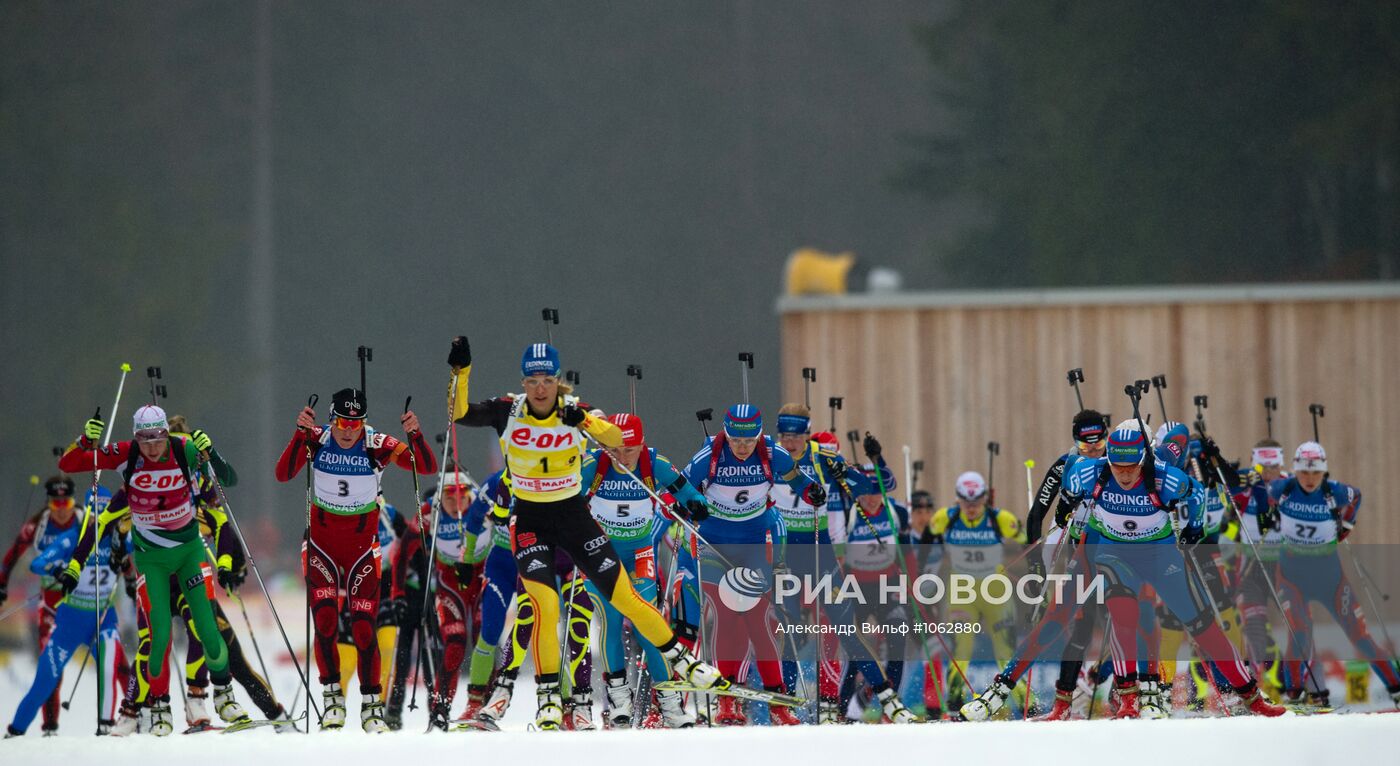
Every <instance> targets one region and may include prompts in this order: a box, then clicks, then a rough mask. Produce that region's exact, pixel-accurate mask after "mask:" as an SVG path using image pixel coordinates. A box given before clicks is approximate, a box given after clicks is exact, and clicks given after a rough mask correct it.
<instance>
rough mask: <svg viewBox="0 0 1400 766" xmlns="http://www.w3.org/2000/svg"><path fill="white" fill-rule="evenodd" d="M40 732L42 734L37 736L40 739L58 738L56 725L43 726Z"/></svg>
mask: <svg viewBox="0 0 1400 766" xmlns="http://www.w3.org/2000/svg"><path fill="white" fill-rule="evenodd" d="M40 731H42V732H43V733H42V734H40V735H39V736H41V737H57V736H58V724H51V725H45V726H43V727H42V728H41V729H40Z"/></svg>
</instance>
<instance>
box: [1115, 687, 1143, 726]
mask: <svg viewBox="0 0 1400 766" xmlns="http://www.w3.org/2000/svg"><path fill="white" fill-rule="evenodd" d="M1114 691H1117V692H1118V707H1117V708H1116V709H1114V711H1113V717H1114V718H1137V717H1138V712H1139V710H1138V685H1137V679H1133V680H1132V681H1127V682H1124V683H1119V684H1118V685H1117V687H1116V688H1115V689H1114Z"/></svg>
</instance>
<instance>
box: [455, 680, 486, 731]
mask: <svg viewBox="0 0 1400 766" xmlns="http://www.w3.org/2000/svg"><path fill="white" fill-rule="evenodd" d="M486 689H487V687H485V686H468V687H467V707H466V709H465V710H463V711H462V714H461V715H459V716H457V721H458V723H461V722H463V721H475V720H476V717H477V716H478V715H479V714H480V713H481V709H482V708H483V707H485V706H486Z"/></svg>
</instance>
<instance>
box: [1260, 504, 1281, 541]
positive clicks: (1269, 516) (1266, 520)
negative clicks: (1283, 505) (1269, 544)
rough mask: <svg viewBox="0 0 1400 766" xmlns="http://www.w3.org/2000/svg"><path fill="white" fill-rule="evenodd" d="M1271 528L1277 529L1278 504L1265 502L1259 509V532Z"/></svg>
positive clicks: (1261, 532)
mask: <svg viewBox="0 0 1400 766" xmlns="http://www.w3.org/2000/svg"><path fill="white" fill-rule="evenodd" d="M1271 529H1278V506H1276V505H1274V504H1272V503H1265V504H1264V507H1263V508H1260V509H1259V534H1263V533H1265V532H1268V531H1269V530H1271Z"/></svg>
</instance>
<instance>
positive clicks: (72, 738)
mask: <svg viewBox="0 0 1400 766" xmlns="http://www.w3.org/2000/svg"><path fill="white" fill-rule="evenodd" d="M12 659H13V660H14V661H13V662H11V663H10V664H9V666H8V667H7V668H5V669H4V670H0V715H2V716H3V717H4V718H5V719H6V720H7V721H8V719H9V716H10V715H11V714H12V713H13V711H14V706H15V704H17V702H18V701H19V697H20V695H21V694H22V693H23V692H24V688H25V687H24V686H23V684H24V683H27V679H28V678H29V677H30V673H31V672H32V670H33V665H32V659H29V658H25V657H15V658H12ZM281 670H282V669H281V668H279V671H281ZM71 672H72V671H70V672H69V674H66V676H67V678H66V680H67V683H66V684H65V686H64V688H65V690H66V689H68V688H71V683H72V681H71V679H72V675H71ZM90 674H91V668H89V675H88V676H87V677H85V678H84V679H83V683H82V684H81V685H80V686H79V690H78V694H77V696H76V698H75V699H74V701H73V708H72V710H70V711H65V713H64V715H63V718H62V728H61V735H60V736H59V737H55V738H47V739H46V738H42V737H40V736H38V734H39V725H38V721H37V720H36V721H35V723H34V725H33V726H32V727H31V728H30V731H29V734H28V735H27V736H25V737H21V738H17V739H10V740H4V741H0V763H3V764H5V766H10V765H11V764H16V765H18V766H29V764H35V765H37V764H52V763H100V764H102V765H103V766H120V765H122V764H140V765H141V766H149V764H151V763H153V762H159V761H164V760H165V759H176V760H177V762H186V763H192V762H199V761H207V760H208V759H209V758H210V757H211V756H213V757H215V758H217V759H218V760H219V762H222V763H235V764H255V763H262V764H267V766H272V764H281V763H300V762H312V761H314V762H317V763H333V764H335V765H336V766H361V765H362V764H363V765H364V766H384V764H386V763H394V764H402V765H404V766H407V764H411V763H420V764H421V763H427V762H429V759H433V760H434V761H436V759H438V758H454V757H455V758H461V757H463V756H466V757H468V758H471V759H472V760H473V762H476V763H510V762H514V761H515V760H517V759H519V758H520V755H521V753H522V752H528V751H529V750H531V749H536V748H538V749H537V750H536V752H538V753H540V754H541V755H549V756H553V755H556V754H558V755H559V756H561V757H564V758H567V759H568V760H569V761H571V762H574V763H581V764H601V763H609V762H618V761H621V762H624V763H626V762H629V761H635V760H636V759H638V758H647V757H662V758H664V759H665V763H667V764H678V765H686V764H704V766H714V764H715V762H716V760H717V759H725V758H735V757H737V759H738V762H739V763H745V764H747V763H767V764H777V763H787V762H790V761H791V760H792V759H793V758H797V759H799V760H801V761H802V762H804V763H806V764H826V763H832V764H836V763H840V764H851V763H855V762H858V761H860V760H868V759H870V758H871V757H872V756H876V757H879V755H878V754H888V755H889V756H892V757H901V756H902V757H915V756H916V754H924V755H926V756H927V757H928V758H929V759H930V760H932V759H942V758H946V757H949V756H953V757H963V758H972V759H976V758H979V757H985V756H986V755H988V754H994V755H995V758H996V759H997V761H998V762H1001V763H1021V762H1024V763H1027V764H1034V766H1059V765H1060V764H1064V765H1065V766H1082V765H1083V764H1084V763H1085V762H1086V760H1088V759H1092V758H1094V757H1095V756H1098V757H1102V756H1103V755H1104V754H1103V753H1102V752H1100V753H1090V752H1088V751H1087V750H1086V748H1101V747H1103V746H1105V745H1109V746H1112V744H1114V743H1117V742H1122V743H1127V745H1128V747H1129V748H1130V749H1129V750H1128V752H1126V753H1124V754H1123V757H1127V758H1130V759H1131V760H1132V761H1133V762H1134V764H1135V766H1153V765H1155V764H1162V765H1163V766H1181V764H1182V762H1183V760H1184V759H1187V758H1190V757H1192V754H1200V755H1206V756H1207V757H1209V759H1210V760H1211V762H1217V763H1230V762H1231V761H1232V760H1233V759H1236V758H1239V759H1249V760H1250V761H1251V762H1254V759H1262V762H1265V763H1268V762H1284V761H1286V762H1292V763H1307V764H1310V766H1317V765H1318V764H1332V763H1341V762H1342V761H1343V760H1344V759H1345V760H1346V761H1347V762H1348V763H1350V764H1356V763H1363V764H1364V763H1386V762H1393V760H1391V758H1389V757H1388V756H1384V755H1383V754H1384V753H1390V752H1392V750H1393V748H1394V746H1395V742H1396V737H1397V735H1400V716H1391V715H1374V716H1370V715H1315V716H1299V715H1294V714H1288V715H1285V716H1284V717H1282V718H1276V719H1262V718H1234V719H1224V718H1216V719H1204V718H1201V719H1171V720H1163V721H1108V720H1101V721H1073V722H1066V723H1025V722H1015V721H1012V722H993V723H981V724H974V723H937V724H915V725H910V726H872V725H861V724H854V725H850V726H825V727H812V726H802V727H792V728H768V727H745V728H722V729H721V728H716V729H693V730H688V731H631V730H628V731H598V732H558V733H548V734H546V733H542V732H533V731H528V730H527V726H528V725H529V723H530V720H531V718H532V715H533V712H534V688H533V685H532V684H531V682H530V681H529V679H528V678H521V681H520V684H519V689H518V691H517V693H516V696H515V704H513V705H512V706H511V709H510V712H509V714H508V715H507V716H506V720H505V721H504V726H503V729H504V730H503V731H501V732H498V733H487V732H449V733H440V732H434V733H432V734H423V733H422V732H423V728H424V727H425V726H426V725H427V713H426V710H425V709H424V707H423V694H422V692H421V690H420V692H419V700H418V702H419V707H418V709H417V710H416V711H408V710H405V711H404V713H405V722H404V730H403V731H399V732H393V733H389V734H383V735H378V736H371V735H368V734H365V733H364V732H362V731H360V730H359V727H358V699H357V698H356V695H354V694H352V695H351V697H350V701H349V702H350V704H349V708H350V710H349V718H348V726H347V727H346V728H345V729H344V730H342V731H339V732H313V733H311V734H280V735H279V734H277V733H275V732H273V731H272V730H271V729H257V730H253V731H248V732H243V733H238V734H228V735H225V734H218V733H213V732H210V733H204V734H195V735H181V734H179V733H178V731H179V730H180V728H182V727H183V723H184V719H183V707H182V705H181V703H180V699H179V696H178V694H176V695H173V696H174V699H173V700H172V708H173V710H174V713H175V720H176V724H177V733H176V734H172V735H171V736H169V737H166V738H164V739H157V738H155V737H152V736H150V735H145V734H143V735H139V736H135V737H128V738H120V739H118V738H97V737H93V736H91V732H92V720H93V714H92V710H93V706H94V705H95V699H94V698H95V694H96V690H95V687H94V686H93V684H91V683H90V679H91V675H90ZM274 675H276V676H277V683H276V687H277V689H278V691H279V693H281V694H283V695H287V694H289V692H290V690H291V689H292V688H293V687H295V686H297V680H296V675H295V673H294V672H292V671H291V670H290V668H287V669H286V672H278V671H274ZM17 679H24V680H23V681H17ZM240 699H241V700H243V701H244V702H245V704H246V701H247V698H246V696H245V695H242V694H241V693H240ZM318 704H319V700H318ZM461 704H462V700H461V699H460V697H459V699H458V702H457V704H456V705H455V706H454V710H455V711H460V708H461ZM255 715H256V714H255ZM1186 748H1189V749H1186ZM400 759H403V760H400ZM478 759H480V760H478Z"/></svg>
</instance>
